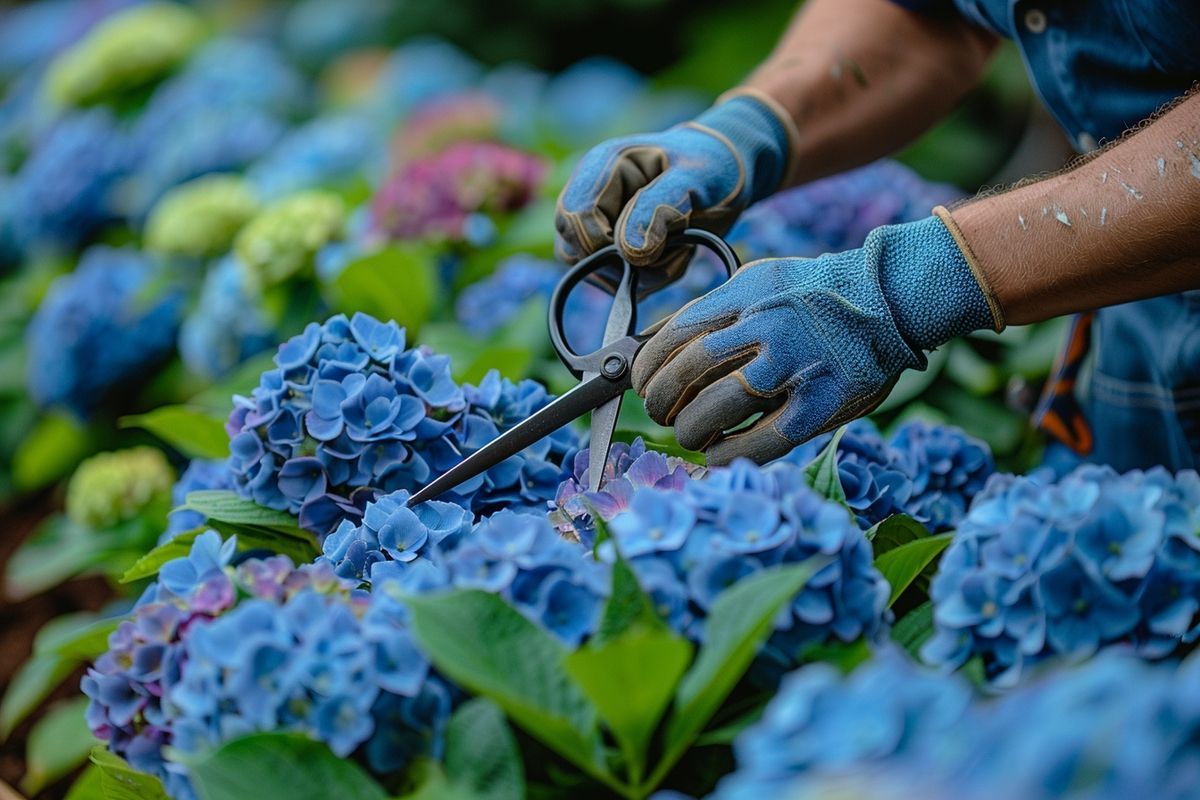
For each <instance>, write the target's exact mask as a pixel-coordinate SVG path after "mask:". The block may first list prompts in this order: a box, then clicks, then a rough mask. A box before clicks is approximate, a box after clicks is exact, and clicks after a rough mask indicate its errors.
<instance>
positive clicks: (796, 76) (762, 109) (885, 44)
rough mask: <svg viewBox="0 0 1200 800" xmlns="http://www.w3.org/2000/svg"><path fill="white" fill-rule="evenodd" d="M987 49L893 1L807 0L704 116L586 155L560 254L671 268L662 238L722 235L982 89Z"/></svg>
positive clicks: (677, 261)
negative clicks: (754, 207) (773, 200)
mask: <svg viewBox="0 0 1200 800" xmlns="http://www.w3.org/2000/svg"><path fill="white" fill-rule="evenodd" d="M994 43H995V40H994V37H992V36H991V35H990V34H987V33H985V32H983V31H981V30H979V29H978V28H974V27H972V26H970V25H969V24H967V23H966V22H964V21H962V20H960V19H958V18H953V19H946V20H942V19H936V18H933V17H927V16H923V15H920V14H916V13H914V12H911V11H908V10H905V9H903V8H900V7H898V6H896V5H894V4H893V3H891V2H888V0H809V2H808V3H806V4H805V6H804V7H803V9H802V10H801V11H800V12H799V13H798V14H797V15H796V17H795V19H794V20H793V21H792V23H791V25H790V26H789V28H788V31H787V33H786V34H785V35H784V37H783V38H782V39H781V41H780V43H779V45H778V46H777V47H776V49H775V51H774V52H773V53H772V54H771V56H770V57H769V58H768V59H767V60H766V61H765V62H764V63H763V65H762V66H760V67H759V68H758V69H757V70H756V71H755V72H754V74H753V75H752V76H750V78H749V79H747V81H746V82H745V83H744V84H742V85H741V86H739V87H737V88H735V89H734V90H732V91H731V92H730V93H727V94H726V95H725V96H723V98H722V101H719V102H718V104H717V105H716V106H715V107H714V108H713V109H710V110H709V111H707V112H705V113H704V114H702V115H701V116H700V117H699V118H697V119H696V120H695V121H693V122H691V123H685V124H683V125H680V126H676V127H675V128H671V129H670V130H668V131H664V132H661V133H653V134H645V135H636V136H629V137H622V138H619V139H614V140H611V141H608V142H605V143H603V144H601V145H598V146H597V147H595V148H593V149H592V150H591V151H590V152H589V153H587V154H586V155H585V156H584V157H583V158H582V159H581V160H580V162H579V164H578V165H577V167H576V169H575V172H574V174H573V175H572V177H571V179H570V181H568V183H567V185H566V187H565V188H564V189H563V192H562V194H561V195H560V197H559V202H558V209H557V213H556V219H555V225H556V229H557V233H558V235H557V238H556V251H557V253H558V255H559V257H560V258H561V259H563V260H564V261H567V262H568V263H574V262H575V261H577V260H579V259H580V258H582V257H583V256H585V255H588V254H590V253H592V252H594V251H595V250H597V249H599V248H600V247H603V246H605V245H608V244H611V243H612V242H613V241H614V240H615V241H616V242H617V243H618V244H619V245H620V247H621V249H622V253H623V255H624V256H625V257H626V258H627V259H628V260H629V261H630V262H631V263H634V264H638V265H641V266H646V265H655V266H663V267H665V268H666V269H667V270H668V271H671V270H676V269H678V268H679V267H680V266H682V261H683V259H682V256H681V255H675V256H674V257H672V258H667V259H664V245H665V241H666V238H667V237H668V236H669V235H670V234H672V233H677V232H679V231H681V230H682V229H684V228H686V227H689V226H700V227H705V228H707V229H709V230H712V231H714V232H717V233H723V232H724V231H725V230H727V229H728V228H729V226H730V225H732V224H733V221H734V220H735V219H736V217H737V215H738V214H740V213H741V211H742V210H744V209H745V208H746V207H747V206H748V205H750V204H751V203H753V202H756V201H757V200H760V199H762V198H763V197H765V196H767V195H770V194H772V193H774V192H775V191H776V190H778V189H779V188H781V187H783V186H787V185H791V184H794V183H797V182H803V181H807V180H812V179H814V178H818V177H821V176H823V175H829V174H832V173H834V172H838V171H841V170H844V169H847V168H849V167H853V166H857V165H860V164H864V163H867V162H868V161H871V160H873V159H875V158H877V157H879V156H881V155H883V154H885V153H888V152H892V151H893V150H895V149H897V148H899V147H900V146H902V145H904V144H905V143H907V142H908V141H910V140H911V139H912V138H914V137H915V136H916V135H918V134H919V133H920V132H921V131H923V130H924V129H925V128H927V127H929V126H930V125H932V124H933V123H934V122H936V121H937V120H938V119H940V118H941V117H942V116H944V115H945V114H946V112H948V111H949V110H950V109H951V108H952V107H953V106H954V105H955V104H956V103H957V102H958V101H959V99H961V97H962V95H964V94H965V93H966V92H967V91H968V90H969V89H970V88H971V87H972V86H974V85H975V84H976V83H977V82H978V80H979V78H980V76H981V75H982V72H983V69H984V67H985V65H986V62H987V57H988V55H989V54H990V52H991V49H992V47H993V45H994ZM581 101H582V100H581Z"/></svg>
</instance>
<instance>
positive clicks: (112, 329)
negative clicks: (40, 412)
mask: <svg viewBox="0 0 1200 800" xmlns="http://www.w3.org/2000/svg"><path fill="white" fill-rule="evenodd" d="M161 281H162V275H161V272H160V270H158V269H157V268H156V267H155V265H154V264H153V263H152V262H151V261H150V260H148V259H147V258H145V257H144V256H143V255H142V254H140V253H138V252H136V251H133V250H128V249H120V250H118V249H113V248H109V247H101V246H95V247H92V248H89V249H88V250H87V251H86V252H85V253H84V254H83V255H82V256H81V257H80V260H79V266H78V267H77V268H76V269H75V271H74V272H72V273H70V274H68V275H64V276H62V277H60V278H58V279H57V280H56V281H55V282H54V284H53V285H52V286H51V287H50V290H49V291H48V292H47V294H46V297H45V298H44V299H43V301H42V304H41V305H40V306H38V309H37V311H36V312H35V313H34V316H33V320H32V321H31V322H30V324H29V328H28V329H27V331H26V342H27V347H28V354H29V361H28V366H27V376H28V383H29V393H30V395H31V396H32V397H33V399H34V401H35V402H37V403H38V404H39V405H43V406H51V405H53V406H62V407H65V408H67V409H70V410H71V411H73V412H75V413H76V414H77V415H79V416H81V417H86V416H88V415H89V414H90V413H91V412H92V411H93V410H95V409H96V408H97V407H99V406H100V405H101V404H102V403H103V401H104V400H105V399H106V397H107V395H108V394H109V392H110V391H112V390H113V389H114V388H115V387H117V386H121V385H123V384H124V383H125V382H127V381H133V380H135V379H136V378H138V377H139V376H141V375H143V374H145V372H146V371H147V369H148V368H149V367H151V366H152V365H154V364H155V363H157V362H158V361H160V360H161V359H163V358H165V357H166V356H167V354H169V353H170V352H171V350H172V349H173V348H174V346H175V332H176V330H177V329H178V325H179V317H180V312H181V310H182V306H183V296H182V293H181V292H180V291H179V290H178V288H177V287H175V286H173V285H167V286H166V287H163V286H162V285H161Z"/></svg>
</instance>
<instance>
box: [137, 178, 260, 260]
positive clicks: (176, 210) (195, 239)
mask: <svg viewBox="0 0 1200 800" xmlns="http://www.w3.org/2000/svg"><path fill="white" fill-rule="evenodd" d="M256 213H258V199H257V198H256V197H255V196H254V192H253V190H251V188H250V185H249V184H248V183H247V182H246V181H245V180H243V179H242V178H239V177H236V176H233V175H209V176H206V177H203V178H197V179H195V180H192V181H188V182H187V183H184V184H181V185H179V186H176V187H175V188H174V189H172V190H171V191H169V192H167V193H166V194H165V195H163V197H162V199H161V200H159V201H158V203H157V204H156V205H155V206H154V209H153V210H152V211H151V212H150V219H149V220H147V222H146V237H145V239H146V249H147V250H153V251H154V252H157V253H162V254H163V255H168V256H192V257H195V258H211V257H213V256H218V255H220V254H222V253H224V252H226V251H228V250H229V247H230V245H232V244H233V238H234V237H235V236H237V232H238V231H239V230H241V228H242V226H243V225H245V224H246V223H247V222H249V221H250V220H251V219H252V218H253V217H254V215H255V214H256Z"/></svg>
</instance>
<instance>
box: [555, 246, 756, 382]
mask: <svg viewBox="0 0 1200 800" xmlns="http://www.w3.org/2000/svg"><path fill="white" fill-rule="evenodd" d="M689 244H695V245H701V246H703V247H704V248H706V249H708V250H711V251H712V252H713V253H716V255H717V259H718V260H719V261H720V262H721V266H722V267H724V268H725V273H726V278H727V279H728V278H732V277H733V273H735V272H737V270H738V267H740V266H741V262H739V261H738V257H737V254H736V253H734V252H733V248H731V247H730V246H729V245H728V244H727V243H726V242H725V240H724V239H722V238H721V237H720V236H718V235H717V234H715V233H711V232H709V231H706V230H702V229H700V228H688V229H687V230H685V231H684V232H683V233H680V234H677V235H675V236H672V237H671V238H670V239H668V240H667V248H668V249H670V248H673V247H678V246H680V245H689ZM692 263H694V259H693V260H692V261H690V262H689V263H688V266H687V267H686V268H685V272H686V270H688V269H691V268H692ZM614 264H615V265H619V266H620V267H621V270H622V279H621V282H620V286H619V287H618V288H617V289H615V290H613V291H614V296H615V293H616V292H617V291H620V290H621V288H622V287H623V288H624V289H625V291H626V292H627V293H628V295H629V301H630V303H631V304H632V305H633V308H634V310H635V311H636V308H637V281H636V272H635V271H636V269H637V268H636V267H634V266H632V265H631V264H630V263H629V262H627V261H626V260H625V259H623V258H621V251H620V250H619V249H618V247H617V246H616V245H615V244H610V245H608V246H607V247H603V248H601V249H599V250H597V251H596V252H594V253H592V254H591V255H590V256H588V257H587V258H585V259H583V260H582V261H580V262H579V263H577V264H576V265H575V266H573V267H571V269H570V270H568V271H567V274H566V275H564V276H563V277H562V278H561V279H560V280H559V282H558V285H557V286H555V287H554V292H553V293H552V294H551V295H550V313H549V317H550V318H549V326H550V341H551V342H552V343H553V344H554V349H555V351H556V352H557V353H558V357H559V359H560V360H561V361H562V362H563V364H564V365H565V366H566V368H567V369H569V370H570V371H571V372H572V374H574V375H575V376H576V377H579V376H580V375H582V374H583V373H584V372H587V371H589V370H592V369H594V368H595V364H594V363H593V362H594V361H595V359H594V356H595V355H596V354H597V353H599V352H600V351H599V350H596V351H593V352H591V353H583V354H580V353H576V352H575V351H574V350H573V349H572V348H571V345H570V344H569V343H568V342H567V337H566V334H565V332H564V330H563V318H564V314H565V311H566V307H567V298H568V297H570V296H571V292H572V291H574V290H575V287H576V286H578V285H579V284H580V283H582V282H583V281H584V280H585V279H586V278H588V277H589V276H591V275H592V274H594V273H596V272H599V271H600V270H601V269H602V268H604V267H607V266H610V265H614ZM664 288H665V287H664ZM636 319H637V315H636V313H634V314H633V315H631V317H630V328H631V330H629V331H627V333H632V332H633V331H632V327H633V325H634V324H635V323H636Z"/></svg>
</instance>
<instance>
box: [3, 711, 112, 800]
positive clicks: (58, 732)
mask: <svg viewBox="0 0 1200 800" xmlns="http://www.w3.org/2000/svg"><path fill="white" fill-rule="evenodd" d="M87 706H88V699H87V698H86V697H75V698H72V699H70V700H65V701H63V702H61V703H58V704H57V705H55V706H54V707H53V708H51V709H50V710H49V711H48V712H46V715H45V716H44V717H42V718H41V719H40V720H38V722H37V724H36V725H34V726H33V729H32V730H31V731H30V732H29V741H28V742H27V743H26V749H25V753H26V756H25V765H26V769H25V777H24V778H22V779H21V789H22V790H23V791H25V792H26V793H28V794H31V795H33V794H37V793H38V792H40V791H41V790H42V789H43V788H44V787H46V786H47V785H49V784H51V783H53V782H54V781H56V780H58V779H59V778H61V777H62V776H63V775H66V774H67V773H68V772H70V771H71V770H73V769H75V768H76V767H77V766H79V765H80V764H82V763H83V762H84V761H86V760H87V757H88V753H89V752H91V749H92V747H93V746H94V745H95V744H96V737H94V736H92V732H91V731H90V730H89V729H88V726H87V722H86V721H85V720H84V718H83V715H84V712H85V711H86V710H87Z"/></svg>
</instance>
